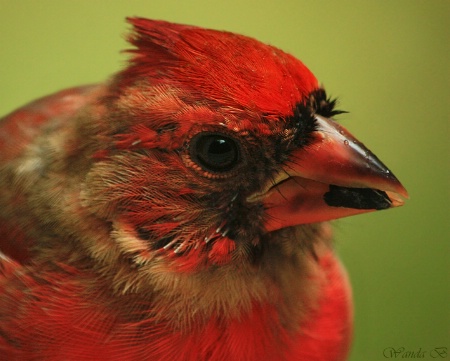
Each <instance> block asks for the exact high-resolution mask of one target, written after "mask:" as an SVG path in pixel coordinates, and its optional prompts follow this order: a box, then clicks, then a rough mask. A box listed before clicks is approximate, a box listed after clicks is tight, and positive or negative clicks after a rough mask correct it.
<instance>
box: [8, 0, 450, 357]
mask: <svg viewBox="0 0 450 361" xmlns="http://www.w3.org/2000/svg"><path fill="white" fill-rule="evenodd" d="M133 15H139V16H144V17H150V18H157V19H165V20H169V21H175V22H182V23H189V24H195V25H199V26H204V27H211V28H217V29H224V30H230V31H234V32H239V33H243V34H246V35H249V36H252V37H256V38H258V39H259V40H262V41H264V42H267V43H270V44H273V45H276V46H277V47H280V48H282V49H284V50H286V51H288V52H290V53H292V54H294V55H295V56H297V57H299V58H300V59H302V60H303V61H304V62H305V64H306V65H308V66H309V67H310V69H311V70H312V71H313V72H314V73H315V74H316V76H317V77H318V78H319V79H320V80H321V81H322V82H323V84H324V85H325V86H326V88H327V90H328V92H329V93H330V94H332V95H335V96H336V95H337V96H339V97H340V104H341V107H342V108H343V109H346V110H350V111H351V113H350V114H347V115H345V116H341V117H340V119H341V121H342V122H343V124H344V125H345V126H346V127H348V128H349V129H350V130H351V131H352V132H353V134H355V135H356V136H357V137H358V138H360V139H361V140H363V141H364V142H365V143H366V145H368V146H369V147H370V148H371V149H372V150H373V151H375V153H376V154H377V155H378V156H379V157H380V158H381V159H382V160H383V161H385V162H386V163H387V165H388V166H389V167H390V168H391V169H392V170H393V171H394V172H395V174H396V175H397V176H398V177H399V178H400V180H401V181H402V182H403V184H404V185H405V186H406V188H407V189H408V190H409V192H410V195H411V199H410V200H409V201H408V202H407V204H406V205H405V206H404V207H403V208H399V209H395V210H391V211H386V212H379V213H373V214H367V215H361V216H357V217H354V218H348V219H344V220H340V221H338V222H336V229H337V231H336V239H337V244H338V249H339V251H340V254H341V257H342V258H343V260H344V263H345V264H346V266H347V269H348V271H349V273H350V277H351V279H352V283H353V287H354V298H355V342H354V346H353V351H352V357H351V360H352V361H356V360H362V361H365V360H369V361H377V360H384V359H385V357H384V356H383V349H385V348H387V347H395V348H399V347H405V349H407V350H412V351H418V350H419V349H421V350H422V351H429V350H431V349H433V348H434V347H439V346H446V347H448V346H450V345H449V340H450V338H449V325H450V317H449V316H450V314H449V301H450V297H449V289H450V287H449V276H450V272H449V271H450V269H449V262H448V254H449V238H450V237H449V223H450V219H449V201H450V199H449V192H448V187H449V183H448V181H449V167H448V161H449V140H448V139H449V136H450V134H449V100H450V97H449V95H450V94H449V86H450V83H449V80H450V79H449V53H450V52H449V50H450V49H449V42H450V36H449V35H450V32H449V27H450V25H449V21H450V1H448V0H429V1H425V0H423V1H419V0H382V1H368V0H367V1H363V0H360V1H349V0H339V1H314V2H313V1H306V0H305V1H301V0H297V1H295V0H290V1H289V0H278V1H267V0H266V1H264V0H259V1H251V0H240V1H238V0H228V1H218V0H214V1H200V0H195V1H175V0H152V1H142V0H140V1H137V0H134V1H133V0H129V1H92V0H77V1H69V0H66V1H62V0H59V1H58V0H54V1H51V0H39V1H34V0H17V1H12V0H0V44H1V48H0V115H2V114H6V113H8V112H9V111H11V110H13V109H14V108H16V107H18V106H20V105H22V104H24V103H26V102H28V101H30V100H32V99H34V98H36V97H39V96H42V95H45V94H48V93H51V92H54V91H56V90H59V89H61V88H65V87H69V86H73V85H78V84H85V83H91V82H97V81H102V80H103V79H105V78H106V77H108V76H109V75H110V74H112V73H113V72H115V71H117V70H118V69H119V68H120V67H121V66H122V65H123V64H124V61H125V56H123V55H121V54H119V51H120V50H121V49H124V48H126V47H127V45H126V44H125V42H124V40H123V34H124V33H125V32H126V29H128V25H126V24H125V23H124V17H125V16H133ZM425 359H430V360H431V359H432V358H431V357H429V354H425Z"/></svg>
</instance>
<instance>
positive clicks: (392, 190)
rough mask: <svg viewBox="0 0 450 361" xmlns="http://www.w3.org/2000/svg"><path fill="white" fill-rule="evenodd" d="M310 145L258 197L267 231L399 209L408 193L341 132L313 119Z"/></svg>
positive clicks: (336, 126) (328, 122)
mask: <svg viewBox="0 0 450 361" xmlns="http://www.w3.org/2000/svg"><path fill="white" fill-rule="evenodd" d="M316 120H317V130H316V131H315V132H314V133H313V140H312V142H311V143H310V144H309V145H308V146H306V147H303V148H302V149H298V150H296V151H294V152H293V153H292V154H291V156H290V158H289V160H288V161H287V162H286V163H285V164H284V165H283V167H282V169H281V170H280V172H279V173H278V174H277V175H276V177H275V179H272V181H271V183H270V184H268V185H267V187H266V189H265V190H264V191H263V192H260V193H258V194H254V195H252V196H250V197H249V198H248V201H250V202H254V201H257V200H259V201H262V202H263V204H264V207H265V209H266V216H267V217H266V221H265V228H266V230H267V231H273V230H276V229H280V228H284V227H288V226H294V225H299V224H305V223H314V222H321V221H327V220H331V219H336V218H342V217H347V216H350V215H354V214H359V213H365V212H370V211H374V210H381V209H387V208H392V207H398V206H401V205H402V204H403V203H404V200H403V198H402V197H404V198H408V193H407V191H406V189H405V188H404V187H403V186H402V184H401V183H400V182H399V181H398V179H397V178H396V177H395V176H394V174H393V173H392V172H391V171H390V170H389V169H388V168H387V167H386V166H385V165H384V164H383V163H382V162H381V161H380V160H379V159H378V158H377V157H376V156H375V155H374V154H373V153H372V152H371V151H370V150H368V149H367V148H366V147H365V146H364V145H363V144H362V143H360V142H359V141H358V140H356V139H355V138H354V137H353V136H352V135H351V134H350V133H349V132H348V131H347V130H346V129H345V128H344V127H342V126H341V125H339V124H338V123H336V122H335V121H334V120H332V119H327V118H324V117H321V116H316Z"/></svg>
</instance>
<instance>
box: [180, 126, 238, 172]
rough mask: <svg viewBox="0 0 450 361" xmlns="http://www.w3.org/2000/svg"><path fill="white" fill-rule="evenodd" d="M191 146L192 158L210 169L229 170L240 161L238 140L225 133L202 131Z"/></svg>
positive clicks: (213, 170) (214, 170)
mask: <svg viewBox="0 0 450 361" xmlns="http://www.w3.org/2000/svg"><path fill="white" fill-rule="evenodd" d="M189 148H190V153H191V157H192V159H193V160H195V161H196V162H197V163H198V164H199V165H201V166H202V167H203V168H205V169H206V170H208V171H212V172H227V171H230V170H231V169H233V168H234V167H235V166H236V165H237V164H238V163H239V158H240V154H239V153H240V152H239V145H238V143H237V141H236V140H235V139H233V138H231V137H229V136H227V135H224V134H220V133H200V134H198V135H196V136H195V137H194V138H192V140H191V145H190V147H189Z"/></svg>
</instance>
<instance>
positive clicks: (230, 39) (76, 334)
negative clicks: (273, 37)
mask: <svg viewBox="0 0 450 361" xmlns="http://www.w3.org/2000/svg"><path fill="white" fill-rule="evenodd" d="M129 22H131V24H132V25H133V27H134V30H133V32H132V34H131V35H130V38H129V40H130V42H131V44H132V45H133V46H134V49H133V50H131V51H130V53H131V54H132V56H131V59H130V63H129V64H128V67H127V68H125V69H124V70H123V71H121V72H119V73H118V74H117V75H115V76H114V77H113V78H112V79H111V80H110V81H108V82H106V83H105V84H100V85H91V86H83V87H77V88H72V89H68V90H63V91H60V92H58V93H56V94H53V95H50V96H47V97H45V98H42V99H39V100H37V101H34V102H32V103H30V104H28V105H26V106H24V107H23V108H21V109H19V110H16V111H15V112H13V113H11V114H10V115H8V116H6V117H5V118H3V119H2V120H1V122H0V184H1V188H0V249H1V250H2V253H1V254H0V255H1V256H0V261H1V262H0V355H1V356H0V358H1V359H2V360H46V361H49V360H58V361H61V360H64V361H69V360H73V361H75V360H76V361H79V360H117V361H119V360H120V361H127V360H139V361H144V360H152V361H154V360H164V361H199V360H200V361H201V360H205V361H206V360H208V361H219V360H221V361H225V360H226V361H228V360H231V361H253V360H254V361H262V360H268V361H269V360H270V361H275V360H285V361H290V360H308V361H318V360H321V361H335V360H345V359H346V356H347V354H348V350H349V347H350V346H349V345H350V339H351V333H352V311H351V296H350V288H349V284H348V281H347V277H346V275H345V271H344V270H343V268H342V266H341V264H340V263H339V260H338V259H337V257H336V255H335V254H334V252H333V247H332V244H331V230H330V225H329V223H328V222H327V221H329V220H332V219H336V218H340V217H345V216H349V215H353V214H358V213H363V212H368V211H373V210H380V209H386V208H391V207H396V206H399V205H401V204H403V199H404V198H406V197H407V193H406V190H405V189H404V188H403V186H402V185H401V184H400V182H399V181H398V180H397V178H396V177H395V176H394V175H393V174H392V172H390V171H389V170H388V168H386V166H384V165H383V163H381V161H379V160H378V158H377V157H376V156H375V155H373V154H372V153H371V152H370V151H369V150H368V149H367V148H365V147H364V145H363V144H362V143H360V142H359V141H358V140H356V139H355V138H354V137H353V136H352V135H351V134H350V133H349V132H348V131H347V130H346V129H345V128H343V127H342V126H340V125H339V124H338V123H336V121H335V120H333V119H332V118H331V117H333V116H334V115H336V114H338V113H341V112H340V111H338V110H335V108H334V107H335V101H334V100H330V99H329V98H328V97H327V96H326V93H325V91H324V90H323V89H322V88H321V87H320V85H319V83H318V81H317V80H316V78H315V77H314V75H313V74H312V73H311V72H310V71H309V70H308V69H307V68H306V67H305V66H304V65H303V64H302V63H301V62H300V61H299V60H297V59H295V58H294V57H292V56H291V55H289V54H286V53H284V52H283V51H281V50H279V49H277V48H275V47H272V46H268V45H264V44H262V43H260V42H258V41H256V40H253V39H250V38H248V37H245V36H241V35H236V34H232V33H228V32H220V31H215V30H205V29H201V28H198V27H194V26H186V25H178V24H171V23H168V22H164V21H152V20H147V19H143V18H131V19H129Z"/></svg>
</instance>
